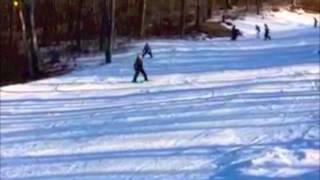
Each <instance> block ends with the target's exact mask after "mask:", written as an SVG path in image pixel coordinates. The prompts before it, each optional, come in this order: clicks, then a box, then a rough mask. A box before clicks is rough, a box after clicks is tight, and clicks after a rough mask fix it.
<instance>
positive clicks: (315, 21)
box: [313, 17, 318, 28]
mask: <svg viewBox="0 0 320 180" xmlns="http://www.w3.org/2000/svg"><path fill="white" fill-rule="evenodd" d="M313 20H314V24H313V27H314V28H317V27H318V19H317V18H315V17H314V18H313Z"/></svg>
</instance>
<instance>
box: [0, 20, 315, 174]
mask: <svg viewBox="0 0 320 180" xmlns="http://www.w3.org/2000/svg"><path fill="white" fill-rule="evenodd" d="M240 27H241V26H240ZM272 35H273V39H274V40H272V41H268V42H263V41H261V40H256V39H254V37H253V36H246V37H243V38H241V39H240V40H239V41H237V42H230V41H229V39H226V38H219V39H215V40H208V41H184V40H151V41H150V44H151V45H152V47H153V49H154V54H155V58H154V59H148V58H146V59H145V68H146V71H147V73H148V74H149V76H150V78H151V81H150V82H147V83H139V84H132V83H131V82H130V81H131V78H132V75H133V72H132V64H133V60H134V57H135V52H137V51H139V50H140V49H141V47H142V46H143V44H142V43H140V42H137V43H135V44H134V46H135V48H133V50H130V51H129V52H126V53H121V54H117V55H115V57H114V62H113V63H112V64H110V65H105V66H101V67H96V68H94V69H93V68H91V69H90V68H83V69H80V70H78V71H75V72H72V73H71V74H68V75H64V76H60V77H54V78H50V79H46V80H40V81H35V82H31V83H26V84H20V85H12V86H6V87H2V88H1V109H0V112H1V179H17V180H18V179H34V180H36V179H59V180H60V179H79V180H80V179H81V180H83V179H88V180H92V179H108V180H113V179H114V180H121V179H125V180H141V179H145V180H160V179H166V180H202V179H203V180H207V179H209V180H215V179H318V178H319V173H318V171H319V169H320V164H319V162H320V142H319V138H320V130H319V120H320V119H319V115H320V112H319V106H320V104H319V101H320V97H319V96H320V92H319V90H320V86H319V85H320V83H319V80H320V77H319V72H320V70H319V54H318V50H319V41H318V39H317V38H316V37H317V36H319V31H318V30H316V29H311V28H300V29H298V30H290V31H282V32H274V33H273V34H272ZM102 58H103V57H101V56H97V57H95V58H94V59H96V60H97V61H99V60H101V59H102ZM140 78H141V77H140Z"/></svg>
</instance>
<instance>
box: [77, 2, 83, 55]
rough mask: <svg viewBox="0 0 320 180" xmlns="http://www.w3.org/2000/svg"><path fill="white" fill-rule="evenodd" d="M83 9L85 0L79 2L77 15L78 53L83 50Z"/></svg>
mask: <svg viewBox="0 0 320 180" xmlns="http://www.w3.org/2000/svg"><path fill="white" fill-rule="evenodd" d="M82 7H83V0H79V3H78V15H77V30H76V49H77V50H78V51H80V50H81V34H82V32H81V31H82V25H81V24H82Z"/></svg>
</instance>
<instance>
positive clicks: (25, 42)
mask: <svg viewBox="0 0 320 180" xmlns="http://www.w3.org/2000/svg"><path fill="white" fill-rule="evenodd" d="M19 4H20V6H19V19H20V23H21V32H22V40H23V46H24V52H25V54H26V56H27V59H28V73H29V77H34V71H33V65H32V64H33V63H32V62H33V60H32V57H31V53H30V47H29V43H28V36H27V25H26V19H25V15H24V14H25V13H24V12H25V10H24V7H25V6H24V4H23V2H22V0H20V1H19Z"/></svg>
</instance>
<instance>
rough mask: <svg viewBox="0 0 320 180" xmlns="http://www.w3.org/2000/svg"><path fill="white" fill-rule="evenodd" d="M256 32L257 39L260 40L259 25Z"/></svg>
mask: <svg viewBox="0 0 320 180" xmlns="http://www.w3.org/2000/svg"><path fill="white" fill-rule="evenodd" d="M256 32H257V39H260V32H261V30H260V26H259V25H256Z"/></svg>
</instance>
